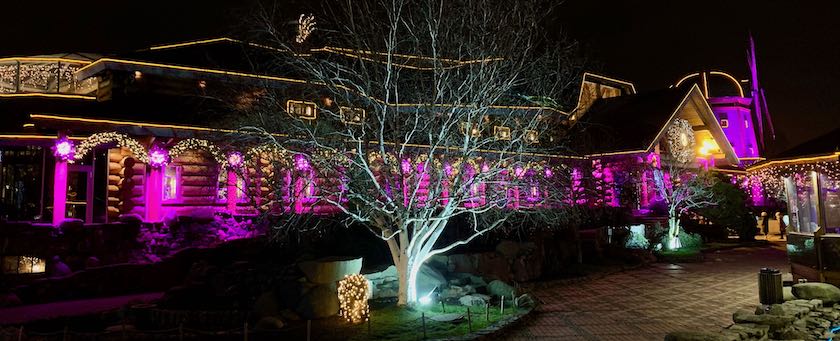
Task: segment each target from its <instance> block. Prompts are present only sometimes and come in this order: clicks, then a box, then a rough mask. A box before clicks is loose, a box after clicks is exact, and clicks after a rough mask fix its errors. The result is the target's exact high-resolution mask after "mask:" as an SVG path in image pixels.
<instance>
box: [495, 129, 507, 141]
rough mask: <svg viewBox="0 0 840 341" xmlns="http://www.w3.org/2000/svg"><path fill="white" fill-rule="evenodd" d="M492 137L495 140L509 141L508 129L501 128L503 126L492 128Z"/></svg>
mask: <svg viewBox="0 0 840 341" xmlns="http://www.w3.org/2000/svg"><path fill="white" fill-rule="evenodd" d="M493 136H495V137H496V139H497V140H504V141H508V140H510V128H509V127H503V126H493Z"/></svg>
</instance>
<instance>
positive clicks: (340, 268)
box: [298, 258, 362, 284]
mask: <svg viewBox="0 0 840 341" xmlns="http://www.w3.org/2000/svg"><path fill="white" fill-rule="evenodd" d="M298 267H299V268H300V270H301V271H303V274H304V275H305V276H306V279H307V280H308V281H309V282H312V283H315V284H333V283H335V282H338V281H340V280H342V279H344V276H347V275H355V274H358V273H359V272H360V271H361V270H362V259H361V258H356V259H335V258H327V259H321V260H316V261H309V262H301V263H299V264H298Z"/></svg>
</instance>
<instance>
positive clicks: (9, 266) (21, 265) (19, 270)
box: [3, 256, 47, 274]
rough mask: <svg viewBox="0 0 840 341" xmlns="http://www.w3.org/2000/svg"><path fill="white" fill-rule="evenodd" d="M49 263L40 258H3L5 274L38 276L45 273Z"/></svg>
mask: <svg viewBox="0 0 840 341" xmlns="http://www.w3.org/2000/svg"><path fill="white" fill-rule="evenodd" d="M46 269H47V263H46V262H45V261H44V260H43V259H41V258H38V257H30V256H5V257H3V273H6V274H36V273H43V272H45V271H46Z"/></svg>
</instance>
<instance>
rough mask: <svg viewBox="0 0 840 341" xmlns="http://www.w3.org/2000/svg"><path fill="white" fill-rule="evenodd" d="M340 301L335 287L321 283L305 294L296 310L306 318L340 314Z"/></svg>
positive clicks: (320, 317)
mask: <svg viewBox="0 0 840 341" xmlns="http://www.w3.org/2000/svg"><path fill="white" fill-rule="evenodd" d="M338 308H339V302H338V295H337V294H336V292H335V289H334V288H333V287H331V286H329V285H319V286H317V287H314V288H312V290H309V292H307V293H306V295H304V296H303V297H302V298H301V300H300V304H298V307H297V310H296V312H297V313H298V315H300V316H301V317H302V318H304V319H310V320H311V319H322V318H327V317H330V316H333V315H335V314H338Z"/></svg>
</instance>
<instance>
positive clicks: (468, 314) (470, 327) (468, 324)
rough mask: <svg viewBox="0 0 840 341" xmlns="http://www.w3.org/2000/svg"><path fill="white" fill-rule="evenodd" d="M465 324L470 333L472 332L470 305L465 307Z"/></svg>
mask: <svg viewBox="0 0 840 341" xmlns="http://www.w3.org/2000/svg"><path fill="white" fill-rule="evenodd" d="M467 326H468V327H469V329H470V333H472V315H470V307H467Z"/></svg>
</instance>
